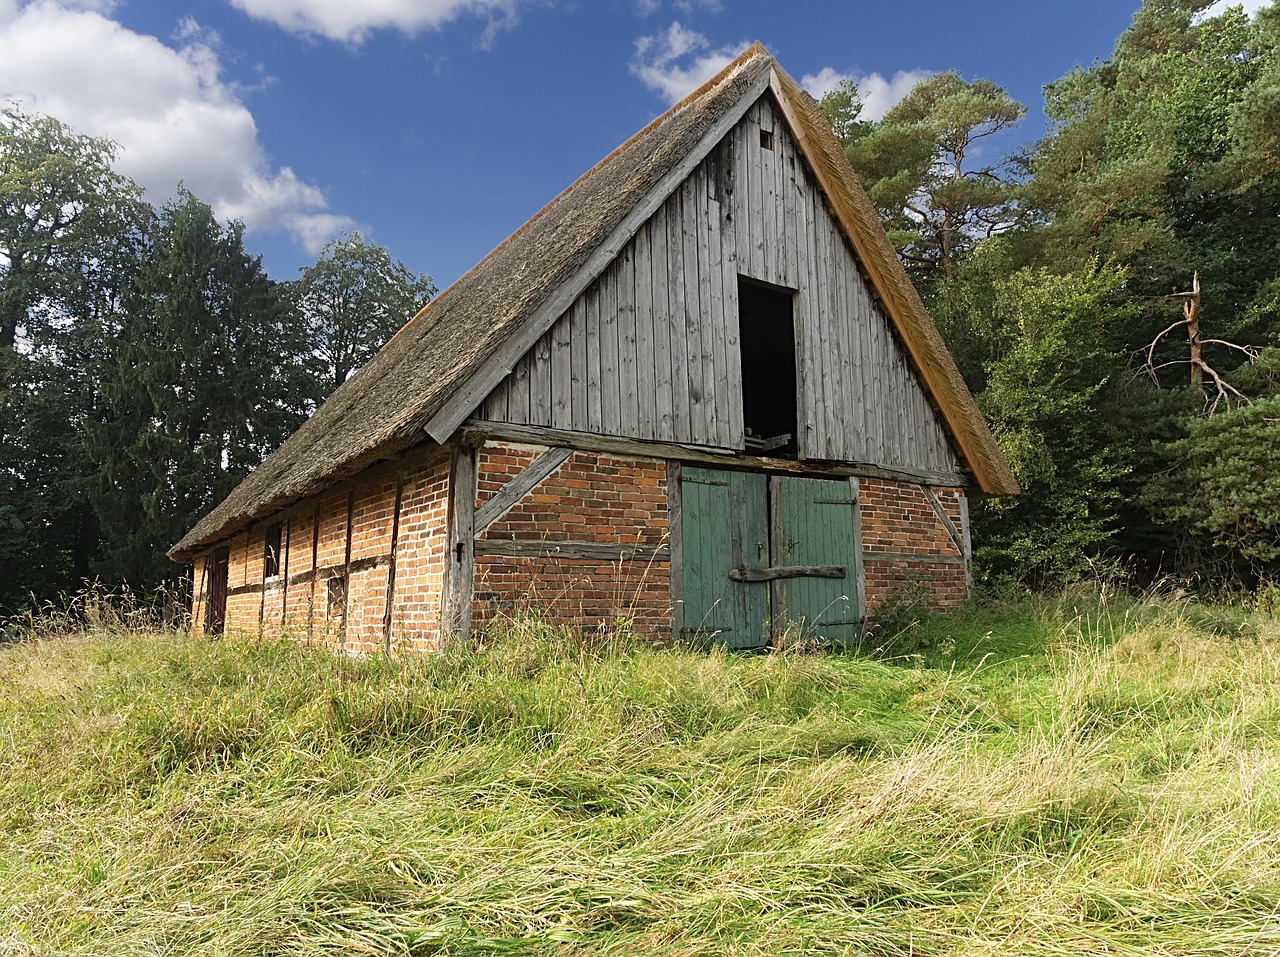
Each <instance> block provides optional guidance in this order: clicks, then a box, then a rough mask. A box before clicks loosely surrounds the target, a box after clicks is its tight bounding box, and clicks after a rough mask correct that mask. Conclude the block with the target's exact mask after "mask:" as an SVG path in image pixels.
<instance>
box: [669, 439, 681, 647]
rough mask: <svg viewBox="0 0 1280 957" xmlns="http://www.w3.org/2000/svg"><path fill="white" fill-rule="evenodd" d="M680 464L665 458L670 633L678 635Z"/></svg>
mask: <svg viewBox="0 0 1280 957" xmlns="http://www.w3.org/2000/svg"><path fill="white" fill-rule="evenodd" d="M680 479H681V465H680V463H679V462H678V461H674V460H671V459H668V460H667V541H668V542H669V543H670V546H671V555H670V558H669V562H670V565H669V573H670V580H671V625H672V634H673V636H674V635H679V634H680V630H681V629H682V628H684V627H685V623H684V500H683V498H682V496H681V495H680Z"/></svg>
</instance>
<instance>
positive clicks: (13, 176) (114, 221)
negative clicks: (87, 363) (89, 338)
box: [0, 107, 149, 350]
mask: <svg viewBox="0 0 1280 957" xmlns="http://www.w3.org/2000/svg"><path fill="white" fill-rule="evenodd" d="M114 158H115V147H114V145H113V144H112V143H111V142H110V141H108V140H105V139H94V138H91V137H87V136H81V135H79V134H77V133H75V132H74V131H73V130H71V128H70V127H68V126H66V125H65V124H63V123H61V122H59V121H58V120H56V119H54V118H53V117H49V116H40V115H33V114H29V113H26V112H24V111H23V110H21V109H20V108H18V107H6V108H4V109H0V349H10V350H11V349H14V348H15V346H16V343H17V339H18V333H19V332H20V331H21V330H23V329H24V327H29V326H32V325H33V324H38V323H40V322H41V321H42V320H44V321H51V320H54V319H56V318H58V317H60V316H63V315H65V314H66V313H67V312H71V313H75V312H77V311H82V310H83V306H84V303H85V300H86V298H92V290H93V289H94V287H95V286H99V285H105V286H106V287H108V288H114V287H115V286H116V285H117V284H115V283H112V282H110V281H109V280H108V281H106V282H105V283H104V282H103V280H104V278H106V277H107V276H108V275H109V274H110V273H111V272H112V271H114V270H118V269H119V268H120V267H121V266H122V265H123V264H127V263H128V262H130V261H131V260H132V257H133V253H134V252H135V251H136V246H137V237H138V236H139V234H140V232H141V229H142V226H143V224H144V223H145V221H146V218H147V215H148V212H149V209H148V207H147V206H146V204H144V203H143V202H142V200H141V196H142V190H141V189H140V188H139V186H138V185H137V184H136V183H134V182H132V181H131V180H129V179H127V178H126V177H124V176H121V175H120V174H119V173H117V172H115V170H114V169H113V168H112V165H111V164H112V161H113V160H114ZM34 331H35V330H34V329H32V328H28V329H27V332H28V333H29V334H31V333H33V332H34Z"/></svg>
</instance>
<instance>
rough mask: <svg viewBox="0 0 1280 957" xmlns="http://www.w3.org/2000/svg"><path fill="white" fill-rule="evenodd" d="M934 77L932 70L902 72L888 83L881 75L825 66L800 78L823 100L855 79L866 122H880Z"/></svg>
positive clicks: (809, 89) (802, 82) (802, 83)
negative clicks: (914, 89) (842, 71)
mask: <svg viewBox="0 0 1280 957" xmlns="http://www.w3.org/2000/svg"><path fill="white" fill-rule="evenodd" d="M931 76H933V73H932V72H931V71H929V70H899V71H898V72H897V73H895V74H894V75H893V79H892V80H886V79H885V78H884V77H883V76H882V75H881V74H879V73H866V74H862V75H857V74H853V73H841V72H840V71H838V70H835V69H833V68H831V67H829V66H824V67H823V68H822V69H821V70H819V71H818V72H817V73H806V74H805V75H804V76H803V77H801V78H800V85H801V86H803V87H804V88H805V89H806V90H808V91H809V92H810V93H812V94H813V95H814V96H815V97H817V98H819V99H821V98H822V97H823V95H824V94H827V93H830V92H831V91H832V90H834V89H836V88H837V87H838V86H839V85H840V84H841V83H843V82H844V81H845V80H852V81H853V83H854V85H855V86H856V87H857V88H858V96H859V97H861V98H862V114H861V117H862V119H864V120H878V119H881V118H882V117H883V116H884V115H885V114H886V113H888V112H889V111H890V110H891V109H893V107H894V106H895V105H896V104H897V103H898V101H899V100H901V99H902V98H903V97H905V96H906V95H907V94H908V93H910V92H911V88H912V87H913V86H915V85H916V84H917V83H919V82H920V81H921V80H925V79H928V78H929V77H931Z"/></svg>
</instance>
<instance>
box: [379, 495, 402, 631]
mask: <svg viewBox="0 0 1280 957" xmlns="http://www.w3.org/2000/svg"><path fill="white" fill-rule="evenodd" d="M403 500H404V471H403V470H401V471H400V472H397V473H396V504H395V508H394V510H393V511H392V513H391V554H390V557H389V558H388V559H387V604H386V607H385V608H384V609H383V611H382V652H383V654H387V655H389V654H391V611H392V609H393V608H394V607H395V597H396V546H397V545H398V544H399V543H400V503H401V502H402V501H403Z"/></svg>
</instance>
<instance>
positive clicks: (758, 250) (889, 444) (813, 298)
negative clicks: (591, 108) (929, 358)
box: [477, 94, 958, 473]
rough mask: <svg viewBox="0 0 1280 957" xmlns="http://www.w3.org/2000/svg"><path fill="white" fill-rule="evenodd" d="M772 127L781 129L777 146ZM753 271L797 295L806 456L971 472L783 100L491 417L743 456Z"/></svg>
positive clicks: (670, 207)
mask: <svg viewBox="0 0 1280 957" xmlns="http://www.w3.org/2000/svg"><path fill="white" fill-rule="evenodd" d="M762 130H765V131H771V132H772V133H773V143H774V148H773V149H772V150H768V149H764V148H762V146H761V131H762ZM739 274H741V275H743V276H746V277H749V278H752V279H757V280H761V281H764V282H768V283H771V284H774V285H777V286H783V287H786V288H789V289H794V290H797V293H796V295H795V297H794V301H793V308H794V312H795V324H796V340H797V342H796V352H797V375H798V379H799V384H798V390H799V392H800V396H801V409H800V420H801V421H800V423H799V427H800V442H801V454H802V455H803V456H804V457H806V458H814V459H833V460H844V461H856V462H863V463H869V464H876V465H882V466H886V467H896V468H901V469H916V470H930V471H935V472H949V473H955V472H956V471H957V470H958V465H957V460H956V458H955V455H954V453H953V451H952V449H951V447H950V445H949V443H948V439H947V436H946V433H945V431H944V429H943V428H942V426H941V425H940V423H939V421H938V419H937V416H936V414H935V413H934V411H933V409H932V407H931V406H930V404H929V402H928V400H927V399H926V398H925V394H924V392H923V390H922V389H921V387H920V384H919V382H918V380H917V378H916V375H915V373H914V371H913V370H912V368H911V366H910V363H909V361H908V359H907V357H906V354H905V352H904V350H903V348H902V346H901V345H900V343H898V341H897V340H896V338H895V335H894V333H893V331H892V329H891V327H890V323H889V322H888V320H887V319H886V318H885V316H884V314H883V312H882V311H881V309H880V307H879V305H878V304H877V303H876V302H875V301H874V300H873V297H872V295H871V293H870V291H869V289H868V287H867V285H866V283H865V282H864V281H863V280H862V278H861V276H860V274H859V269H858V263H857V261H856V259H855V257H854V254H853V252H852V250H851V248H850V247H849V245H848V243H847V242H846V241H845V239H844V237H843V235H842V234H841V233H840V230H839V226H838V225H837V223H836V221H835V220H834V218H833V217H832V216H831V214H830V213H829V211H828V210H827V206H826V202H825V199H824V197H823V195H822V193H821V191H820V189H819V188H818V186H817V184H816V181H815V180H814V179H813V177H812V175H811V173H810V172H809V170H808V168H807V166H806V164H805V162H804V160H803V159H802V158H801V156H800V154H799V152H798V151H797V150H796V147H795V144H794V142H793V141H792V139H791V137H790V135H789V134H788V132H787V130H786V128H785V124H784V123H783V121H782V119H781V118H780V116H779V115H778V112H777V110H776V108H775V107H774V106H773V101H772V98H771V96H770V95H768V94H766V95H765V96H764V97H763V98H762V99H761V100H760V101H759V102H758V103H757V104H756V105H755V106H754V107H752V109H751V110H749V111H748V114H747V115H746V116H745V117H744V119H743V120H742V121H741V122H740V123H739V124H738V125H737V126H736V127H735V128H734V130H733V131H732V132H731V133H730V134H729V135H728V136H727V137H726V138H725V140H724V141H723V142H722V143H721V144H720V145H719V146H718V147H717V148H716V149H715V150H713V151H712V153H711V154H710V155H709V156H708V157H707V159H706V160H705V161H704V162H703V163H702V164H701V165H700V166H699V167H698V168H697V169H696V170H695V171H694V173H693V174H692V175H691V176H690V177H689V178H688V179H687V180H686V181H685V182H684V184H683V185H682V186H681V187H680V188H679V189H677V190H676V191H675V193H674V194H673V195H672V196H671V197H670V198H669V199H668V200H667V201H666V202H665V203H664V204H663V206H662V207H661V208H660V209H659V210H658V211H657V213H655V214H654V215H653V216H652V217H651V218H650V219H649V221H648V222H646V223H645V224H644V226H642V227H641V229H640V230H639V232H638V233H637V235H636V236H635V238H634V239H633V240H632V241H631V242H630V243H628V244H627V246H626V247H625V248H624V249H623V250H622V252H621V253H620V254H619V255H618V257H617V259H616V260H615V261H614V262H613V263H612V264H611V265H610V266H609V267H608V268H607V269H606V270H605V272H604V274H603V275H602V276H601V277H600V279H599V280H598V281H597V282H595V283H593V284H592V285H591V286H590V287H589V288H588V289H587V290H586V292H585V293H583V295H582V296H580V297H579V298H578V300H577V301H576V302H574V303H573V305H572V306H571V307H570V308H569V309H568V310H566V312H565V313H564V315H562V316H561V318H560V319H559V320H558V321H557V322H556V323H555V324H554V326H553V327H552V328H551V329H550V330H549V331H548V332H547V334H546V335H544V336H543V337H542V338H541V339H540V340H539V341H538V342H537V343H536V345H535V346H534V347H533V349H531V350H530V351H529V353H528V354H526V355H525V356H524V357H523V358H522V359H521V360H520V361H519V362H518V363H517V364H516V366H515V367H514V369H513V371H512V373H511V375H509V376H508V377H507V378H506V379H505V380H503V382H502V383H501V384H500V385H499V386H498V387H497V388H496V389H495V390H494V392H493V393H492V394H491V395H490V396H489V398H488V399H487V400H486V401H485V402H484V403H483V404H482V406H481V408H480V409H479V410H478V412H477V414H478V415H479V416H481V417H482V418H486V419H490V420H494V421H501V422H512V423H517V424H522V425H541V426H551V427H555V428H560V429H572V430H576V431H583V432H592V433H597V434H598V433H604V434H608V435H619V436H626V437H632V438H639V439H649V440H659V441H670V442H682V443H691V444H697V445H708V446H715V447H721V448H731V449H739V450H741V449H742V448H743V447H744V438H743V422H742V369H741V358H740V353H739V342H738V276H739Z"/></svg>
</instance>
